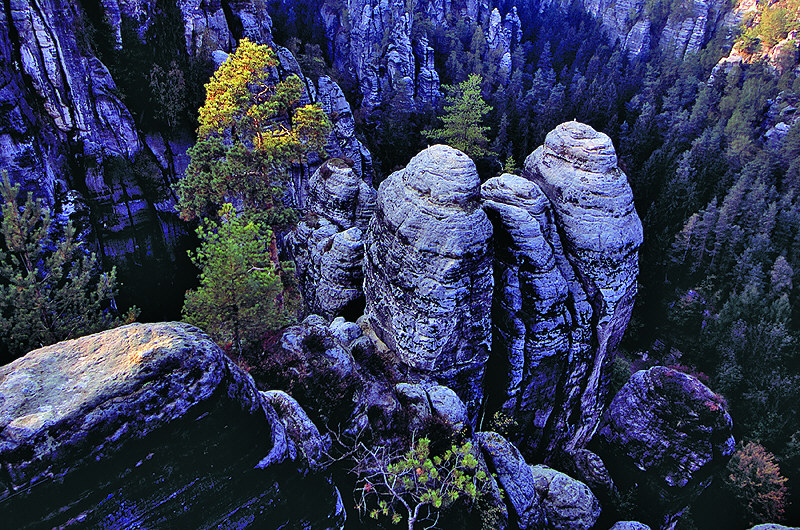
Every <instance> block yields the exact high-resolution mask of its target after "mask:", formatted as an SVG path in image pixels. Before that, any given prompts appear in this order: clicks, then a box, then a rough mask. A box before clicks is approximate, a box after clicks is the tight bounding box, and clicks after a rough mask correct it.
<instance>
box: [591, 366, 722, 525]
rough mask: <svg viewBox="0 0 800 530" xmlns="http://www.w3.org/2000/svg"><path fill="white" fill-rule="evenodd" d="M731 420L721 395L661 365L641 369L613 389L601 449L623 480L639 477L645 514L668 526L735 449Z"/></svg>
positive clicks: (600, 433) (634, 480)
mask: <svg viewBox="0 0 800 530" xmlns="http://www.w3.org/2000/svg"><path fill="white" fill-rule="evenodd" d="M732 427H733V425H732V422H731V417H730V416H729V415H728V413H727V412H726V411H725V403H724V401H723V400H722V398H721V397H720V396H719V395H717V394H715V393H714V392H712V391H711V390H709V389H708V388H707V387H706V386H705V385H703V384H702V383H700V382H699V381H698V380H697V379H695V378H694V377H692V376H690V375H686V374H684V373H681V372H677V371H675V370H672V369H670V368H664V367H660V366H658V367H655V368H651V369H649V370H643V371H639V372H636V373H635V374H634V375H633V376H632V377H631V379H630V380H629V381H628V383H626V384H625V386H624V387H623V388H622V390H620V392H619V394H617V395H616V397H614V399H613V401H612V402H611V405H610V406H609V408H608V410H607V411H606V413H605V414H604V416H603V426H602V428H601V429H600V430H599V431H598V434H597V437H596V438H597V440H596V443H597V452H598V454H600V456H602V457H603V460H604V461H605V463H606V464H607V465H608V467H609V470H610V471H611V474H612V476H613V477H614V480H615V481H616V482H617V483H618V484H619V483H620V482H621V483H622V484H624V485H625V486H626V487H629V485H630V484H634V483H635V484H637V493H638V494H639V495H640V496H641V498H643V499H650V502H649V503H648V504H647V508H646V510H647V512H646V513H642V514H641V520H642V521H644V522H646V523H648V524H650V525H651V526H653V527H659V528H671V527H672V526H673V525H674V523H675V520H676V517H677V515H678V514H680V513H681V512H682V511H683V509H684V508H685V507H686V506H688V504H689V503H690V502H691V500H692V499H694V498H695V497H696V496H697V495H699V493H700V492H702V491H703V490H704V489H705V488H706V487H707V486H708V484H709V482H710V481H711V477H712V475H713V474H714V472H716V471H717V470H718V469H719V468H720V467H722V466H724V465H725V464H726V463H727V461H728V459H729V457H730V456H731V454H733V450H734V439H733V436H732V435H731V433H732ZM593 443H595V442H593ZM653 499H657V501H656V503H654V502H653Z"/></svg>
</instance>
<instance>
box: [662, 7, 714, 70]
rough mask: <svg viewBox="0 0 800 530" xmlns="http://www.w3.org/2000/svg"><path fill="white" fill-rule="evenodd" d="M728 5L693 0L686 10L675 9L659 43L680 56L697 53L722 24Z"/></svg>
mask: <svg viewBox="0 0 800 530" xmlns="http://www.w3.org/2000/svg"><path fill="white" fill-rule="evenodd" d="M727 9H728V7H727V6H726V5H724V4H721V3H719V2H714V1H709V0H693V2H692V3H691V5H690V6H689V7H688V9H686V10H680V9H679V10H675V11H674V12H672V13H671V14H670V16H669V18H668V19H667V24H666V26H664V29H663V30H662V31H661V38H660V40H659V44H660V45H661V46H662V47H664V48H667V49H672V50H673V51H674V52H675V54H676V55H677V56H678V57H679V58H684V57H686V56H687V55H689V54H691V53H697V52H699V51H700V49H701V48H702V47H703V46H704V45H705V44H706V42H708V40H709V39H710V37H711V35H712V33H713V32H714V31H717V29H718V27H719V26H721V25H722V20H723V16H724V15H725V11H726V10H727Z"/></svg>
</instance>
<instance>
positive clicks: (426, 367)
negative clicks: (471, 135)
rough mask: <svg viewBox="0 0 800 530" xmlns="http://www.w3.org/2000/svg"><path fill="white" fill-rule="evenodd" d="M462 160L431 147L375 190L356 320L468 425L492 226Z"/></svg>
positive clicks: (485, 325) (484, 317)
mask: <svg viewBox="0 0 800 530" xmlns="http://www.w3.org/2000/svg"><path fill="white" fill-rule="evenodd" d="M479 185H480V180H479V179H478V173H477V171H476V169H475V164H474V163H473V162H472V161H471V160H470V159H469V157H467V156H466V155H465V154H464V153H462V152H460V151H457V150H455V149H453V148H451V147H447V146H443V145H435V146H433V147H429V148H428V149H426V150H424V151H422V152H421V153H420V154H418V155H417V156H415V157H414V158H413V159H411V161H410V162H409V164H408V166H407V167H406V168H405V169H403V170H401V171H397V172H395V173H393V174H392V175H390V176H389V177H388V178H387V179H386V180H385V181H383V182H382V183H381V185H380V188H379V190H378V209H377V212H376V216H375V218H374V220H373V221H372V223H371V224H370V227H369V230H368V232H367V240H366V256H365V261H364V275H365V279H364V291H365V295H366V301H367V308H366V313H365V314H366V317H367V319H368V320H369V323H370V325H371V327H372V329H373V330H374V331H375V333H376V334H377V336H378V337H379V338H380V339H381V340H382V341H383V342H384V343H385V344H386V345H387V346H388V347H389V349H391V350H392V351H394V352H395V354H396V355H397V356H398V358H399V360H400V361H401V363H402V364H403V365H404V366H405V368H406V369H407V371H408V373H409V376H410V377H421V378H422V379H430V380H434V381H437V382H439V383H441V384H444V385H447V386H449V387H450V388H452V389H453V390H455V391H456V393H457V394H458V395H459V397H461V399H463V400H464V402H465V403H466V404H467V408H468V409H469V412H470V418H471V420H472V421H475V419H476V417H477V413H478V408H479V407H480V405H481V402H482V396H483V378H484V370H485V363H486V360H487V358H488V356H489V349H490V346H491V335H490V333H491V319H490V308H491V297H492V283H493V282H492V274H491V258H492V254H491V249H490V246H489V240H490V237H491V235H492V225H491V223H490V222H489V220H488V218H487V217H486V214H485V213H484V212H483V210H482V209H481V208H480V202H479Z"/></svg>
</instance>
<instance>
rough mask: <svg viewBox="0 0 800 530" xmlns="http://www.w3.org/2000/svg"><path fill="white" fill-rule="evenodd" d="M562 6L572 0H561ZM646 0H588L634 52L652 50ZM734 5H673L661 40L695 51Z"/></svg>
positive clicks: (679, 51) (702, 0)
mask: <svg viewBox="0 0 800 530" xmlns="http://www.w3.org/2000/svg"><path fill="white" fill-rule="evenodd" d="M553 3H558V4H559V5H560V6H561V8H562V9H563V8H565V7H566V6H568V5H569V2H565V1H557V2H553ZM645 4H646V2H645V1H644V0H588V1H587V2H585V3H584V5H585V7H586V10H587V11H588V12H589V13H591V14H592V15H594V16H595V17H597V18H598V19H600V21H601V22H602V24H603V26H604V27H605V28H606V30H607V31H608V32H609V33H610V35H609V36H610V38H611V40H612V41H614V40H616V39H620V41H621V42H622V43H623V45H624V46H625V47H626V48H627V50H628V52H629V54H630V55H639V54H641V53H645V52H647V51H648V50H649V46H650V37H649V32H650V28H651V26H652V24H653V22H654V21H653V20H650V19H648V18H647V10H646V8H645ZM729 11H730V6H728V5H726V4H724V3H722V2H713V1H707V0H692V1H691V3H689V4H688V5H681V6H680V7H673V8H672V9H671V11H669V12H667V15H668V17H667V22H666V24H665V25H664V27H663V28H659V29H660V35H659V37H658V44H659V45H660V46H662V47H665V48H667V49H672V50H673V51H674V53H675V54H676V55H677V56H678V57H680V58H683V57H684V56H685V55H686V54H689V53H695V52H697V51H699V50H700V48H701V47H702V46H704V45H705V44H706V42H707V41H708V39H709V38H710V36H711V35H712V34H713V33H714V32H715V31H719V30H721V29H722V28H723V26H724V25H725V15H726V14H727V13H728V12H729Z"/></svg>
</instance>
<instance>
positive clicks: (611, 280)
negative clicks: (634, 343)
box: [523, 122, 642, 452]
mask: <svg viewBox="0 0 800 530" xmlns="http://www.w3.org/2000/svg"><path fill="white" fill-rule="evenodd" d="M523 176H524V177H526V178H528V179H530V180H532V181H534V182H536V183H537V184H538V186H539V187H540V188H541V189H542V191H543V192H544V193H545V195H547V197H548V199H549V201H550V203H551V207H552V212H553V220H554V222H555V224H556V226H557V231H558V233H559V234H560V236H561V237H560V239H561V241H560V243H559V242H557V241H556V238H555V237H554V236H553V237H551V246H552V247H553V248H554V250H556V252H555V254H556V256H557V257H556V260H557V263H558V268H559V271H560V272H561V274H562V276H563V278H564V280H565V281H566V283H567V285H568V287H569V292H570V297H571V300H570V302H569V306H570V308H571V309H570V313H571V329H570V337H571V341H570V354H569V357H568V359H569V360H568V364H567V367H566V370H565V372H564V375H565V378H564V379H563V380H562V383H561V389H563V392H564V394H563V396H562V397H561V401H560V403H559V404H558V406H557V408H556V410H558V411H559V412H558V417H557V418H553V419H551V420H549V421H550V422H551V424H552V431H551V432H553V433H554V438H557V437H558V436H563V435H556V434H555V433H568V434H566V436H564V443H563V446H562V447H563V449H565V450H566V451H567V452H571V451H573V450H574V449H577V448H580V447H582V446H583V445H585V444H586V442H588V440H589V439H590V438H591V436H592V434H593V433H594V430H595V429H596V427H597V424H598V422H599V419H600V414H601V413H602V409H603V401H604V397H605V388H606V385H605V380H606V377H607V375H608V369H609V366H610V363H611V361H612V359H613V355H614V351H615V349H616V346H617V344H618V343H619V341H620V339H621V338H622V334H623V333H624V331H625V328H626V326H627V324H628V321H629V320H630V316H631V310H632V308H633V301H634V297H635V294H636V277H637V275H638V272H639V265H638V249H639V246H640V245H641V243H642V224H641V221H640V220H639V217H638V215H637V214H636V210H635V209H634V205H633V194H632V192H631V188H630V186H629V185H628V180H627V177H626V176H625V174H624V173H623V172H622V170H620V169H619V166H618V165H617V156H616V153H615V151H614V146H613V145H612V144H611V140H610V138H608V136H606V135H605V134H602V133H598V132H597V131H595V130H594V129H592V128H591V127H589V126H588V125H584V124H581V123H578V122H567V123H563V124H561V125H559V126H558V127H556V129H554V130H553V131H551V132H550V133H549V134H548V135H547V137H546V139H545V143H544V145H543V146H541V147H539V148H538V149H536V151H534V152H533V154H531V155H530V156H529V157H528V159H527V160H526V161H525V169H524V171H523ZM562 246H563V250H562V248H561V247H562ZM562 253H563V254H562ZM560 255H563V259H561V258H560V257H559V256H560ZM551 445H552V442H551Z"/></svg>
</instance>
